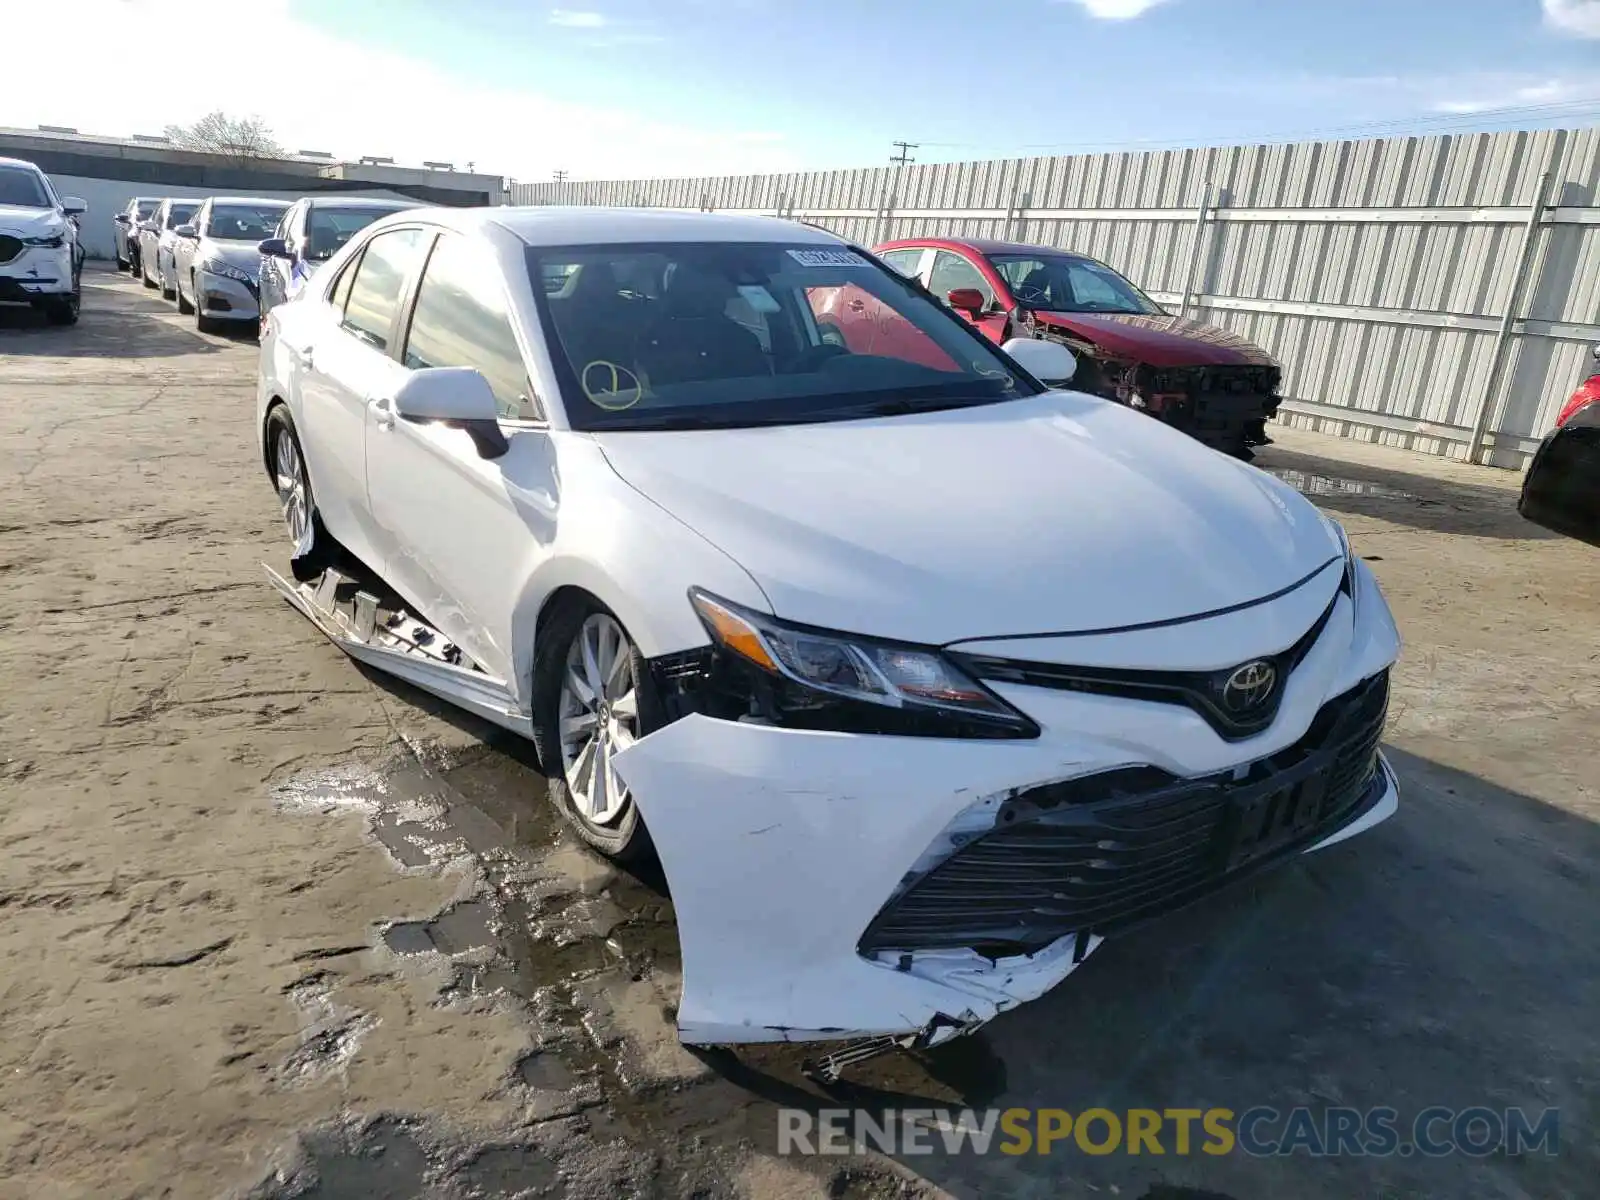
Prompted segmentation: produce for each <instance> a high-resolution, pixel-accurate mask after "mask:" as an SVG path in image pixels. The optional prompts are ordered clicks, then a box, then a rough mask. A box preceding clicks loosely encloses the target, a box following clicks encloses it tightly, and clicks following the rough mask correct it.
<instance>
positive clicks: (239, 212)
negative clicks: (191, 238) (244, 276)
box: [206, 201, 283, 242]
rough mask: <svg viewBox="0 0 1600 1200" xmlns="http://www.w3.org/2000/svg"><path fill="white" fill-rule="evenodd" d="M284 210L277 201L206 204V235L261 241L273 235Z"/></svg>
mask: <svg viewBox="0 0 1600 1200" xmlns="http://www.w3.org/2000/svg"><path fill="white" fill-rule="evenodd" d="M282 212H283V208H282V206H281V205H277V204H211V203H210V202H209V201H208V202H207V204H206V236H207V237H212V238H217V239H219V240H221V241H227V242H259V241H260V240H261V239H262V238H269V237H271V236H272V231H273V229H274V228H275V227H276V225H277V223H278V217H279V215H280V214H281V213H282Z"/></svg>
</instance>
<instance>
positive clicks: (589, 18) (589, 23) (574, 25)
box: [550, 8, 606, 29]
mask: <svg viewBox="0 0 1600 1200" xmlns="http://www.w3.org/2000/svg"><path fill="white" fill-rule="evenodd" d="M550 24H552V25H560V26H562V27H563V28H566V29H600V28H603V27H604V26H605V24H606V18H605V14H604V13H597V12H580V11H577V10H575V9H570V8H554V9H551V10H550Z"/></svg>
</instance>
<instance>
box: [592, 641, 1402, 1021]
mask: <svg viewBox="0 0 1600 1200" xmlns="http://www.w3.org/2000/svg"><path fill="white" fill-rule="evenodd" d="M1363 689H1366V690H1365V691H1363ZM1380 689H1381V695H1379V694H1378V693H1379V691H1380ZM1358 692H1359V693H1361V694H1360V695H1356V693H1358ZM1386 699H1387V672H1386V671H1385V672H1382V673H1380V675H1378V676H1375V677H1373V678H1371V679H1368V680H1365V681H1363V682H1362V683H1361V684H1359V685H1358V686H1357V687H1356V688H1355V689H1352V690H1351V692H1350V693H1347V694H1346V695H1344V696H1341V697H1339V698H1337V699H1336V700H1335V701H1333V702H1330V703H1329V704H1328V705H1325V706H1323V711H1322V713H1320V714H1319V718H1318V720H1319V721H1321V727H1320V728H1319V727H1318V725H1317V723H1316V722H1314V723H1313V727H1312V729H1311V730H1310V731H1308V733H1307V734H1306V735H1305V737H1303V738H1301V739H1299V740H1298V741H1296V742H1294V743H1292V744H1290V745H1288V746H1285V747H1283V748H1282V749H1281V750H1280V751H1279V752H1278V753H1277V754H1274V755H1272V756H1269V758H1268V759H1266V760H1262V763H1260V764H1258V765H1257V767H1256V768H1252V769H1249V770H1245V769H1243V768H1234V769H1230V770H1228V771H1225V772H1223V773H1221V774H1220V775H1216V776H1212V777H1207V778H1203V779H1186V780H1185V779H1171V778H1170V777H1169V778H1168V780H1167V781H1165V782H1159V781H1154V780H1153V779H1148V778H1146V779H1140V780H1134V779H1131V778H1129V770H1128V762H1129V758H1128V753H1127V750H1126V748H1125V747H1117V746H1115V745H1111V744H1101V745H1099V746H1092V745H1089V744H1085V743H1078V744H1074V742H1073V740H1072V739H1060V738H1054V739H1053V738H1050V737H1049V736H1048V735H1047V736H1046V737H1045V738H1043V739H1040V740H1037V741H1033V742H1006V743H997V742H989V743H975V742H963V741H955V740H949V741H944V740H936V739H926V738H917V739H906V738H893V737H881V736H872V735H857V734H848V733H826V732H814V731H804V730H794V729H781V728H775V727H772V726H766V725H758V724H747V723H741V722H733V721H726V720H720V719H716V718H711V717H706V716H703V715H700V714H694V715H691V716H688V717H686V718H684V719H682V720H679V721H677V722H675V723H673V724H671V725H669V726H667V727H666V728H664V729H661V730H659V731H657V732H655V733H652V734H650V735H649V736H648V737H646V738H644V739H642V740H641V741H639V742H638V743H636V744H635V745H634V746H632V747H630V748H628V749H627V750H625V751H623V752H622V753H621V754H620V755H619V756H618V758H617V760H616V766H617V769H618V770H619V771H620V772H621V773H622V774H623V775H624V777H625V778H626V779H627V781H628V784H629V787H630V789H631V790H632V793H633V795H634V796H635V798H636V801H637V803H638V804H639V806H640V811H641V813H642V815H643V817H644V819H645V821H646V823H647V824H648V825H649V827H650V831H651V836H652V838H653V840H654V842H655V845H656V848H657V851H658V852H659V854H660V858H661V861H662V864H663V867H664V869H665V871H666V874H667V878H668V883H669V886H670V888H671V891H672V896H673V902H674V905H675V908H676V911H677V920H678V932H679V939H680V942H681V946H682V952H683V979H684V983H683V996H682V1001H681V1004H680V1007H679V1011H678V1029H679V1034H680V1037H681V1038H682V1040H683V1041H685V1042H688V1043H691V1044H724V1043H741V1042H776V1041H816V1040H831V1039H857V1038H866V1039H875V1038H876V1039H883V1038H899V1039H904V1040H902V1041H899V1042H897V1043H896V1044H915V1045H935V1044H938V1043H939V1042H942V1041H945V1040H948V1039H949V1038H951V1037H955V1036H958V1035H960V1034H964V1033H968V1032H971V1031H972V1030H974V1029H976V1028H978V1027H979V1026H981V1025H983V1024H984V1023H985V1022H987V1021H989V1020H991V1019H992V1018H994V1017H995V1016H997V1015H998V1014H1000V1013H1002V1012H1005V1011H1007V1010H1008V1009H1011V1008H1014V1007H1016V1006H1017V1005H1019V1004H1022V1003H1025V1002H1027V1001H1029V1000H1033V999H1036V998H1038V997H1039V996H1041V995H1043V994H1044V993H1045V992H1046V991H1048V990H1050V989H1051V988H1052V987H1054V986H1055V985H1056V984H1058V983H1060V982H1061V981H1062V980H1063V979H1064V978H1066V976H1067V975H1069V974H1070V973H1071V972H1072V971H1073V970H1074V969H1075V968H1076V967H1077V966H1078V965H1079V964H1080V963H1081V962H1082V961H1083V960H1084V958H1085V957H1086V956H1087V955H1088V954H1089V953H1090V952H1092V951H1093V950H1094V949H1095V948H1096V947H1097V946H1098V945H1099V944H1100V942H1101V940H1102V938H1103V936H1104V935H1105V934H1106V933H1107V932H1111V931H1114V930H1115V929H1118V928H1123V927H1125V926H1126V925H1127V924H1131V923H1133V922H1134V921H1137V920H1143V919H1147V918H1148V917H1150V916H1153V915H1156V914H1157V913H1159V912H1164V911H1167V910H1169V909H1171V908H1173V907H1177V906H1178V905H1180V904H1183V903H1187V902H1189V901H1191V900H1194V899H1197V898H1199V897H1200V896H1203V895H1205V894H1208V893H1210V892H1212V891H1214V890H1216V889H1217V888H1219V887H1221V886H1223V885H1225V884H1227V883H1229V882H1231V881H1232V880H1234V879H1237V878H1240V877H1242V876H1243V875H1245V874H1248V873H1251V872H1253V871H1255V870H1257V869H1260V868H1262V867H1264V866H1267V865H1270V864H1272V863H1275V862H1279V861H1282V860H1283V859H1284V858H1286V857H1289V856H1292V855H1294V854H1297V853H1300V852H1303V851H1306V850H1313V849H1320V848H1321V847H1322V846H1325V845H1330V844H1332V843H1333V842H1336V841H1340V840H1343V839H1344V838H1346V837H1349V836H1352V835H1353V834H1355V833H1359V832H1360V831H1362V830H1363V829H1366V828H1368V827H1370V826H1372V825H1375V824H1377V823H1378V822H1379V821H1382V820H1383V819H1385V818H1386V817H1388V816H1389V815H1391V814H1392V813H1393V812H1394V811H1395V810H1396V807H1397V789H1396V786H1395V779H1394V775H1393V773H1392V772H1391V771H1390V769H1389V767H1388V765H1387V763H1385V762H1383V761H1382V758H1381V756H1380V755H1379V754H1378V752H1377V738H1378V734H1379V732H1380V731H1381V728H1382V716H1383V713H1382V710H1383V704H1384V702H1385V701H1386ZM1334 710H1337V711H1334ZM1330 712H1332V716H1331V717H1327V716H1326V715H1327V714H1328V713H1330ZM1325 717H1326V719H1324V718H1325ZM1358 725H1359V726H1360V727H1359V728H1357V726H1358ZM1335 726H1337V728H1335ZM1313 740H1315V741H1316V742H1317V744H1315V745H1313V744H1311V743H1312V741H1313ZM1335 743H1337V745H1336V744H1335ZM1319 756H1320V757H1319ZM1263 764H1264V765H1263ZM1113 776H1116V777H1119V780H1118V782H1119V786H1118V787H1116V788H1112V789H1110V790H1107V789H1106V788H1104V787H1101V786H1100V783H1101V781H1104V780H1106V779H1108V778H1110V777H1113ZM1087 781H1094V783H1093V785H1092V786H1090V787H1088V789H1087V790H1082V789H1081V788H1080V785H1084V784H1085V783H1086V782H1087ZM1152 783H1156V784H1157V786H1153V787H1152V786H1145V785H1149V784H1152ZM1074 789H1079V790H1077V791H1074ZM1269 809H1270V810H1272V811H1273V812H1275V813H1276V814H1277V815H1276V816H1271V815H1264V814H1267V811H1268V810H1269ZM1247 843H1248V844H1247Z"/></svg>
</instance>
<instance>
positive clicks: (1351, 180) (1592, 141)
mask: <svg viewBox="0 0 1600 1200" xmlns="http://www.w3.org/2000/svg"><path fill="white" fill-rule="evenodd" d="M1597 185H1600V128H1589V129H1581V130H1545V131H1540V132H1518V133H1495V134H1472V135H1466V136H1439V137H1426V138H1398V139H1384V140H1374V141H1346V142H1301V143H1296V144H1292V145H1278V146H1233V147H1222V148H1211V149H1200V150H1169V151H1156V152H1148V153H1128V154H1098V155H1083V156H1073V157H1064V158H1025V159H1005V160H994V161H988V162H972V163H950V164H925V165H911V166H905V167H879V168H870V169H863V170H850V171H817V172H802V173H794V174H787V175H750V176H735V177H724V178H702V179H655V180H638V181H624V182H603V183H586V182H566V183H537V184H518V185H516V186H515V187H514V188H513V189H512V197H511V198H512V202H513V203H515V204H585V205H595V204H598V205H639V206H649V207H659V208H684V209H715V210H719V211H723V210H734V211H739V210H743V211H750V212H761V213H768V214H772V215H778V216H786V217H791V218H794V219H797V220H806V221H811V222H815V223H817V224H820V225H825V226H827V227H828V228H830V229H832V230H834V231H835V232H837V233H839V234H841V235H842V236H844V237H848V238H851V239H853V240H855V241H857V242H860V243H863V244H866V245H872V244H874V243H876V242H879V241H884V240H887V239H889V238H891V237H914V236H922V235H933V234H951V235H967V236H973V237H998V238H1006V239H1011V240H1016V241H1027V242H1033V243H1037V244H1042V245H1051V246H1063V247H1069V248H1071V249H1073V250H1078V251H1082V252H1084V253H1087V254H1091V255H1093V256H1095V257H1096V258H1100V259H1103V260H1104V261H1106V262H1108V263H1110V264H1111V265H1112V266H1114V267H1116V268H1117V269H1118V270H1119V271H1121V272H1122V273H1123V274H1125V275H1127V276H1129V277H1130V278H1132V279H1133V280H1134V281H1135V282H1136V283H1138V284H1140V285H1141V286H1142V287H1143V288H1144V289H1145V290H1146V291H1148V292H1149V293H1150V294H1151V295H1152V296H1153V297H1154V298H1155V299H1156V300H1158V301H1160V302H1162V303H1163V304H1165V305H1167V306H1168V307H1169V308H1171V309H1173V310H1174V311H1176V310H1178V309H1186V310H1187V312H1188V313H1189V315H1191V316H1196V317H1199V318H1200V319H1203V320H1207V321H1213V322H1215V323H1216V324H1218V325H1223V326H1227V327H1228V328H1230V329H1233V330H1235V331H1237V332H1238V333H1240V334H1242V335H1244V336H1246V337H1248V338H1250V339H1252V340H1254V341H1256V342H1257V343H1259V344H1261V345H1262V346H1264V347H1266V348H1267V349H1268V350H1270V351H1272V352H1273V353H1275V354H1276V355H1277V356H1278V357H1279V358H1280V359H1281V360H1282V361H1283V363H1284V365H1285V367H1286V377H1285V385H1284V394H1285V396H1286V397H1287V399H1286V401H1285V404H1284V415H1285V419H1287V420H1290V421H1293V422H1294V423H1295V424H1298V425H1304V426H1308V427H1311V428H1320V429H1323V430H1326V431H1328V432H1333V433H1340V434H1345V435H1348V436H1352V437H1359V438H1363V439H1367V440H1376V441H1381V442H1385V443H1388V444H1391V445H1400V446H1409V447H1412V448H1414V449H1418V450H1425V451H1428V452H1431V453H1435V454H1446V455H1450V456H1452V457H1457V458H1466V457H1478V458H1479V459H1480V461H1484V462H1490V463H1494V464H1497V465H1500V466H1507V467H1520V466H1522V465H1523V464H1524V463H1525V462H1526V459H1527V456H1528V454H1529V453H1530V452H1531V451H1532V450H1533V449H1534V448H1535V447H1536V446H1537V444H1538V439H1539V437H1540V436H1541V435H1542V434H1543V433H1544V432H1546V431H1547V430H1548V429H1549V427H1550V425H1551V424H1552V423H1553V421H1554V419H1555V413H1556V411H1557V409H1558V408H1559V406H1560V403H1561V401H1562V400H1563V399H1564V398H1565V397H1566V396H1567V394H1568V393H1569V392H1571V390H1572V388H1573V387H1574V386H1575V385H1576V383H1577V382H1578V380H1579V379H1580V378H1581V377H1582V376H1583V375H1584V374H1585V373H1586V367H1587V365H1588V364H1587V356H1588V354H1589V352H1590V347H1591V346H1592V345H1594V344H1596V343H1600V207H1597V200H1596V187H1597Z"/></svg>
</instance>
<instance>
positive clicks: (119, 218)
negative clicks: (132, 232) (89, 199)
mask: <svg viewBox="0 0 1600 1200" xmlns="http://www.w3.org/2000/svg"><path fill="white" fill-rule="evenodd" d="M111 219H112V220H113V221H115V222H116V223H117V224H118V225H126V224H128V223H129V222H130V221H132V220H133V218H132V217H130V216H129V215H128V214H127V213H118V214H117V215H116V216H114V217H112V218H111Z"/></svg>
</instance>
